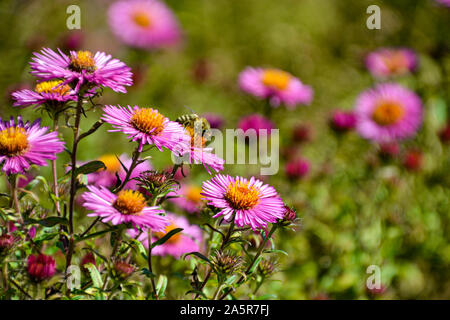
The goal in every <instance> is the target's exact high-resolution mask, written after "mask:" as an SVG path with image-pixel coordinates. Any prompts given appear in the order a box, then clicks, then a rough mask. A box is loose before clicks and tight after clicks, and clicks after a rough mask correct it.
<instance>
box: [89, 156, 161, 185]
mask: <svg viewBox="0 0 450 320" xmlns="http://www.w3.org/2000/svg"><path fill="white" fill-rule="evenodd" d="M119 159H120V161H121V162H122V163H123V165H124V166H125V167H126V168H127V169H128V168H129V167H130V166H131V162H132V160H131V159H130V158H129V157H128V156H127V155H126V154H122V155H121V156H120V157H119ZM119 159H117V156H116V155H114V154H105V155H103V156H101V157H100V158H98V160H100V161H102V162H103V163H104V164H105V166H106V169H102V170H99V171H97V172H93V173H90V174H88V175H87V181H88V184H91V185H94V186H96V187H99V186H104V187H107V188H110V187H113V186H114V185H115V184H116V181H117V178H116V174H117V175H118V176H119V178H120V180H121V181H123V180H124V179H125V177H126V175H127V174H126V172H125V170H124V169H123V167H122V165H121V164H120V161H119ZM151 169H152V166H151V165H150V163H149V162H148V161H144V162H142V163H140V164H138V165H137V166H136V167H135V168H134V170H133V172H132V173H131V175H130V181H128V182H127V184H126V185H125V188H127V189H133V190H135V189H136V185H137V181H136V180H133V178H136V177H138V176H139V174H141V173H142V172H144V171H148V170H151Z"/></svg>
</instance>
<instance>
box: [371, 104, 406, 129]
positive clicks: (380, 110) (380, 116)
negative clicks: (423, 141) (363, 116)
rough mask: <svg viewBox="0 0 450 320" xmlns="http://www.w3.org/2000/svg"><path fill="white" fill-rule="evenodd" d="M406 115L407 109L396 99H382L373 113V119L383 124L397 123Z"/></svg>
mask: <svg viewBox="0 0 450 320" xmlns="http://www.w3.org/2000/svg"><path fill="white" fill-rule="evenodd" d="M404 115H405V109H404V107H403V106H402V105H401V103H399V102H396V101H381V102H380V103H378V105H377V107H376V108H375V111H374V112H373V114H372V119H373V120H374V121H375V122H376V123H378V124H379V125H382V126H388V125H391V124H394V123H397V122H398V121H399V120H401V119H402V118H403V116H404Z"/></svg>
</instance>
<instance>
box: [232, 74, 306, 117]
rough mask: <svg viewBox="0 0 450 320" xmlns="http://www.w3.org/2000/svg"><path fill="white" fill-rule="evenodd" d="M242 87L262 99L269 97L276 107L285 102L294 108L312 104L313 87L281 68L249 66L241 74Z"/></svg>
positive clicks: (240, 83)
mask: <svg viewBox="0 0 450 320" xmlns="http://www.w3.org/2000/svg"><path fill="white" fill-rule="evenodd" d="M239 85H240V87H241V89H242V90H243V91H245V92H247V93H249V94H252V95H254V96H256V97H258V98H261V99H269V101H270V103H271V105H272V106H274V107H278V106H279V105H280V104H282V103H283V104H285V105H286V106H287V107H288V108H289V109H294V108H295V107H296V106H297V105H300V104H306V105H307V104H310V103H311V102H312V99H313V89H312V88H311V87H310V86H307V85H304V84H303V83H302V82H301V81H300V80H299V79H298V78H296V77H294V76H293V75H291V74H290V73H288V72H286V71H282V70H279V69H263V68H252V67H248V68H246V69H245V70H244V71H242V72H241V74H240V75H239Z"/></svg>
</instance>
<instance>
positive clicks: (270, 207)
mask: <svg viewBox="0 0 450 320" xmlns="http://www.w3.org/2000/svg"><path fill="white" fill-rule="evenodd" d="M202 195H203V196H204V199H205V200H207V201H208V204H209V205H212V206H214V207H216V208H219V209H221V211H220V212H219V213H218V214H216V215H215V216H213V218H217V217H220V216H224V218H225V220H226V221H228V222H230V221H231V220H232V219H233V217H234V221H235V223H236V226H238V227H244V226H250V227H251V228H252V229H253V230H257V229H265V228H266V227H267V223H275V222H277V220H278V219H283V217H284V212H285V209H284V204H283V201H282V200H281V197H280V196H279V195H278V193H277V192H276V190H275V189H274V188H273V187H271V186H269V185H267V184H263V182H262V181H260V180H257V179H255V178H254V177H251V178H250V180H247V179H245V178H242V177H236V178H233V177H231V176H229V175H222V174H218V175H216V176H215V177H213V178H212V179H211V180H208V181H205V182H204V183H203V192H202Z"/></svg>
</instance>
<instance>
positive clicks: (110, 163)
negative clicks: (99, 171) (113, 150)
mask: <svg viewBox="0 0 450 320" xmlns="http://www.w3.org/2000/svg"><path fill="white" fill-rule="evenodd" d="M98 160H100V161H101V162H103V163H104V164H105V166H106V170H107V171H109V172H119V170H120V162H119V160H118V159H117V157H116V156H115V155H113V154H105V155H103V156H101V157H100V158H98Z"/></svg>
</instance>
